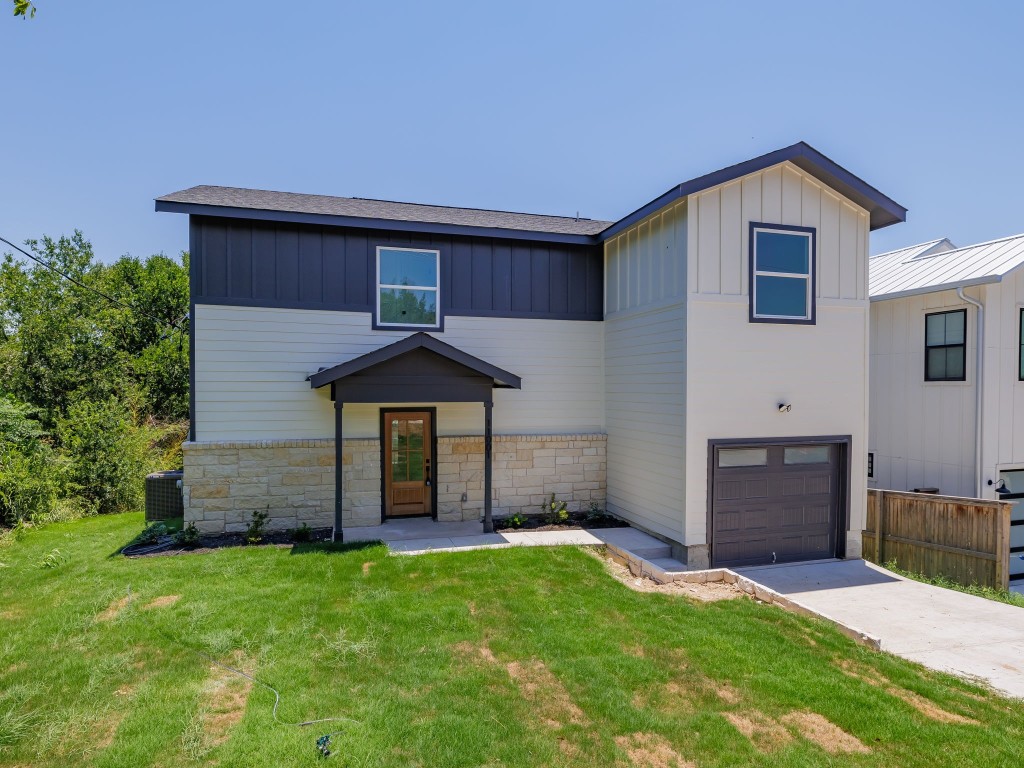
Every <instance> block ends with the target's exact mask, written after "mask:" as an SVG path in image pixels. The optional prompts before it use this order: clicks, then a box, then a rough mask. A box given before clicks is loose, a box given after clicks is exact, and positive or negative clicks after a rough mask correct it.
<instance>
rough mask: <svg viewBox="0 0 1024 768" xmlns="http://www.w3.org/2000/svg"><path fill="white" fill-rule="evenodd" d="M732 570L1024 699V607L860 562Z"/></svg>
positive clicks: (888, 645) (934, 664)
mask: <svg viewBox="0 0 1024 768" xmlns="http://www.w3.org/2000/svg"><path fill="white" fill-rule="evenodd" d="M737 570H738V571H739V572H740V573H742V574H743V575H744V576H746V577H747V578H749V579H752V580H754V581H756V582H758V583H759V584H763V585H764V586H766V587H768V588H770V589H774V590H775V591H776V592H780V593H782V594H783V595H785V596H787V597H789V598H791V599H793V600H795V601H797V602H799V603H802V604H804V605H806V606H807V607H808V608H811V609H813V610H815V611H820V612H821V613H824V614H827V615H829V616H832V617H833V618H835V619H838V620H839V621H841V622H843V623H844V624H847V625H849V626H852V627H855V628H856V629H859V630H861V631H862V632H866V633H867V634H869V635H873V636H875V637H877V638H879V639H880V640H881V642H882V650H885V651H889V652H890V653H894V654H896V655H898V656H902V657H903V658H905V659H910V660H912V661H916V662H919V663H921V664H924V665H925V666H926V667H931V668H932V669H937V670H940V671H942V672H952V673H954V674H958V675H966V676H969V677H976V678H980V679H982V680H984V681H985V682H987V683H989V684H990V685H992V686H993V687H994V688H997V689H999V690H1001V691H1004V692H1006V693H1008V694H1009V695H1011V696H1018V697H1024V608H1018V607H1016V606H1012V605H1006V604H1004V603H997V602H995V601H993V600H986V599H984V598H982V597H974V596H973V595H965V594H963V593H961V592H954V591H953V590H949V589H942V588H941V587H933V586H931V585H928V584H921V583H920V582H917V581H911V580H909V579H905V578H903V577H902V576H897V575H896V574H894V573H891V572H889V571H887V570H885V569H884V568H879V567H878V566H876V565H873V564H872V563H868V562H865V561H863V560H841V561H834V562H826V563H807V564H803V565H799V564H798V565H776V566H770V567H766V568H743V569H737Z"/></svg>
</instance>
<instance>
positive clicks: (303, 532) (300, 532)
mask: <svg viewBox="0 0 1024 768" xmlns="http://www.w3.org/2000/svg"><path fill="white" fill-rule="evenodd" d="M312 540H313V529H312V528H310V527H309V526H308V525H307V524H306V523H303V524H302V525H300V526H299V527H298V528H296V529H295V530H293V531H292V541H312Z"/></svg>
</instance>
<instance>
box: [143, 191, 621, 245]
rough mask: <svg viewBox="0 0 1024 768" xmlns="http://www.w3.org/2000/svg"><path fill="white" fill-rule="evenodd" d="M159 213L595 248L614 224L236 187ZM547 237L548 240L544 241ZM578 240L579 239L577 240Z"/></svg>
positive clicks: (192, 196)
mask: <svg viewBox="0 0 1024 768" xmlns="http://www.w3.org/2000/svg"><path fill="white" fill-rule="evenodd" d="M156 210H158V211H172V212H175V213H196V214H201V215H205V216H227V217H231V218H260V219H270V220H277V221H292V222H300V223H312V224H317V223H319V224H333V225H335V226H338V225H342V226H354V227H364V228H368V229H383V228H387V229H400V230H405V231H424V232H432V233H445V234H483V235H485V236H501V237H516V236H518V237H524V236H529V238H530V239H535V240H536V239H549V240H550V239H558V240H563V241H565V240H566V238H568V241H569V242H574V241H578V242H581V243H593V242H594V239H593V236H594V235H596V234H597V233H598V232H601V231H602V230H604V229H607V227H608V226H609V225H610V224H611V223H612V222H610V221H597V220H595V219H581V218H573V217H571V216H546V215H542V214H536V213H513V212H511V211H491V210H486V209H482V208H454V207H450V206H445V205H422V204H420V203H399V202H394V201H391V200H371V199H367V198H362V197H333V196H331V195H302V194H297V193H294V192H271V191H267V190H262V189H241V188H238V187H213V186H205V185H204V186H198V187H191V188H190V189H183V190H181V191H180V192H173V193H171V194H169V195H164V196H163V197H158V198H157V199H156ZM544 236H547V237H544ZM574 239H575V240H574Z"/></svg>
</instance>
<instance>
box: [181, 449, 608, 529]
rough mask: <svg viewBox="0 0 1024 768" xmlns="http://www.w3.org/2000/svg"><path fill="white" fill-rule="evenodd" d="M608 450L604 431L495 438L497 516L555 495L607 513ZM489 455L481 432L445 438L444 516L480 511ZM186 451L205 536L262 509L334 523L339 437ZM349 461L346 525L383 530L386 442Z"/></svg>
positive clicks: (291, 518) (193, 504)
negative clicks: (383, 448) (382, 460)
mask: <svg viewBox="0 0 1024 768" xmlns="http://www.w3.org/2000/svg"><path fill="white" fill-rule="evenodd" d="M605 448H606V437H605V435H603V434H593V435H538V436H534V435H526V436H523V435H495V437H494V442H493V444H492V451H493V462H494V463H493V465H492V466H493V476H492V490H493V494H494V495H493V507H492V509H493V512H494V515H495V516H496V517H501V516H504V515H511V514H514V513H516V512H527V513H530V512H540V508H541V506H542V505H544V504H546V503H547V501H548V499H549V498H550V497H551V494H552V493H554V494H555V496H556V497H557V498H558V499H559V500H561V501H566V502H568V506H569V509H571V510H577V509H586V508H587V506H588V505H589V504H590V502H591V501H593V502H596V503H597V504H599V505H600V506H602V507H603V506H604V500H605ZM483 450H484V442H483V438H482V437H479V436H476V437H439V438H438V441H437V456H436V457H435V468H436V469H435V471H436V474H437V477H436V483H437V485H438V487H437V506H438V509H437V518H438V520H442V521H452V520H476V519H478V518H479V517H480V516H481V515H482V514H483V506H484V505H483V487H484V484H483V482H484V473H483V469H484V454H483ZM183 453H184V460H185V475H184V480H183V482H182V493H183V496H184V504H185V520H186V522H194V523H195V524H196V526H197V527H198V528H199V529H200V530H201V531H203V532H206V533H223V532H227V533H233V532H241V531H244V530H245V528H246V526H247V525H248V524H249V521H250V520H251V519H252V513H253V511H255V510H263V511H266V512H267V513H268V515H269V516H270V519H269V521H268V523H267V527H268V529H270V530H284V529H289V528H297V527H299V526H300V525H302V524H303V523H306V524H307V525H309V526H310V527H311V528H328V527H331V526H332V525H333V523H334V440H254V441H244V442H217V443H191V442H189V443H185V444H184V446H183ZM342 462H343V466H344V473H345V477H344V482H345V503H344V508H343V511H342V515H343V520H344V525H345V527H357V526H368V525H378V524H379V523H380V482H381V468H380V441H379V440H377V439H347V440H345V452H344V457H343V459H342ZM463 495H465V498H466V501H463V500H462V499H463Z"/></svg>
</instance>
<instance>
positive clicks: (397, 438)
mask: <svg viewBox="0 0 1024 768" xmlns="http://www.w3.org/2000/svg"><path fill="white" fill-rule="evenodd" d="M401 440H402V422H400V421H399V420H398V419H394V420H393V421H392V422H391V450H392V451H394V450H397V449H398V446H399V445H400V444H401Z"/></svg>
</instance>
